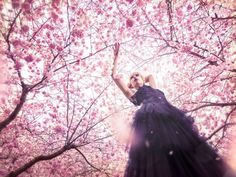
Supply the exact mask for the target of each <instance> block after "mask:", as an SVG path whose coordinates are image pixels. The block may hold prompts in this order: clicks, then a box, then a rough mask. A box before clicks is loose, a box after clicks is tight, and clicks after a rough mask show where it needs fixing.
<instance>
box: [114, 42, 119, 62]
mask: <svg viewBox="0 0 236 177" xmlns="http://www.w3.org/2000/svg"><path fill="white" fill-rule="evenodd" d="M119 49H120V43H118V42H117V43H115V45H114V47H113V51H114V59H115V60H116V59H117V57H118V54H119Z"/></svg>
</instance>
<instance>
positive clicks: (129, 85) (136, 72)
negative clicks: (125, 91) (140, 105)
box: [128, 71, 145, 89]
mask: <svg viewBox="0 0 236 177" xmlns="http://www.w3.org/2000/svg"><path fill="white" fill-rule="evenodd" d="M134 74H139V75H140V77H141V78H142V80H143V82H144V83H145V77H144V76H143V75H142V74H141V73H140V72H138V71H135V72H133V73H132V74H130V76H129V83H128V87H129V88H130V89H133V88H134V87H133V86H132V84H131V82H130V81H131V77H132V76H133V75H134Z"/></svg>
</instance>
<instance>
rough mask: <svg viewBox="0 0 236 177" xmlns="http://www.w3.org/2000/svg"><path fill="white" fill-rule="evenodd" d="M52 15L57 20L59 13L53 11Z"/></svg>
mask: <svg viewBox="0 0 236 177" xmlns="http://www.w3.org/2000/svg"><path fill="white" fill-rule="evenodd" d="M51 16H52V19H53V20H57V19H58V15H57V14H56V13H54V12H52V14H51Z"/></svg>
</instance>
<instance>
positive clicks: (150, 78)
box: [145, 74, 157, 89]
mask: <svg viewBox="0 0 236 177" xmlns="http://www.w3.org/2000/svg"><path fill="white" fill-rule="evenodd" d="M145 82H148V83H149V85H150V86H151V87H152V88H154V89H156V88H157V85H156V81H155V79H154V77H153V75H152V74H150V75H148V76H146V77H145Z"/></svg>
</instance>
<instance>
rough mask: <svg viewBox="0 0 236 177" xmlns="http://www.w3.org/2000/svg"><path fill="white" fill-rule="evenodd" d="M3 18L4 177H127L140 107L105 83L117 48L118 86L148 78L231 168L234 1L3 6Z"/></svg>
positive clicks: (43, 0) (61, 1) (114, 0)
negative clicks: (138, 74) (138, 76)
mask: <svg viewBox="0 0 236 177" xmlns="http://www.w3.org/2000/svg"><path fill="white" fill-rule="evenodd" d="M0 10H1V20H0V24H1V27H2V28H1V37H0V44H1V49H0V64H1V67H0V68H1V75H0V76H1V78H0V79H1V80H0V83H1V88H0V93H1V100H0V101H1V109H0V111H1V117H0V166H1V169H0V176H8V177H13V176H22V177H27V176H48V177H49V176H122V175H123V171H124V168H125V164H126V158H127V152H126V150H127V148H126V144H127V143H126V139H128V134H129V128H128V127H129V124H130V123H131V122H132V115H133V113H134V111H135V110H136V108H135V107H134V106H132V104H131V103H129V102H128V101H127V100H126V99H125V97H124V96H123V95H122V93H121V92H120V91H119V90H118V88H117V87H116V86H115V84H114V83H113V81H112V79H111V77H110V74H111V71H110V70H111V67H112V63H113V61H112V60H113V51H112V46H113V45H114V43H115V42H120V46H121V49H120V55H119V72H120V73H121V76H120V77H124V78H127V77H128V75H127V73H130V72H132V71H134V70H141V71H143V72H144V73H150V72H151V73H153V74H154V75H155V77H156V79H157V83H158V87H159V88H160V89H162V90H163V91H164V92H165V94H166V97H167V98H168V99H169V100H170V102H171V103H172V104H173V105H175V106H177V107H179V108H181V109H183V110H185V111H186V113H187V114H190V115H192V117H193V118H194V120H195V125H196V126H197V127H198V129H199V133H200V134H201V135H202V136H204V137H205V138H206V141H208V142H209V143H211V144H212V146H214V147H215V148H217V149H218V150H219V152H220V153H221V154H222V155H223V156H224V157H225V158H226V159H227V157H228V154H227V152H231V151H228V149H229V148H230V147H231V146H230V145H231V142H232V141H231V139H232V137H233V136H232V134H233V133H234V132H235V128H234V125H235V109H236V102H235V94H236V93H235V87H236V85H235V83H236V78H235V77H236V64H235V54H236V51H235V46H236V44H235V41H236V30H235V29H236V28H235V26H236V14H235V10H236V6H235V3H234V2H233V1H232V2H230V1H225V2H222V1H210V0H208V1H207V0H206V1H203V0H195V1H191V2H189V1H186V0H180V1H175V0H162V1H160V0H120V1H118V0H89V1H86V0H84V1H83V0H80V1H74V0H39V1H36V0H11V1H3V0H0ZM230 162H232V160H231V161H230Z"/></svg>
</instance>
